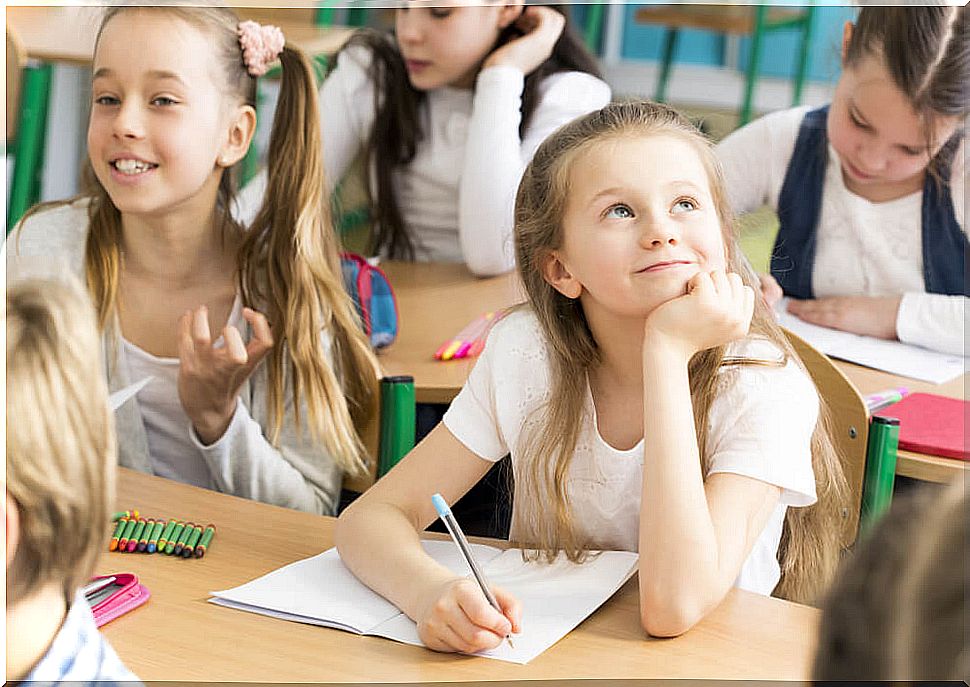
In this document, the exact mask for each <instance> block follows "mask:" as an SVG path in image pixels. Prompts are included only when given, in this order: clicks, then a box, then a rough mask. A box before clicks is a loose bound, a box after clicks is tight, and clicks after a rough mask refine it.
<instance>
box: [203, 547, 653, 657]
mask: <svg viewBox="0 0 970 687" xmlns="http://www.w3.org/2000/svg"><path fill="white" fill-rule="evenodd" d="M422 544H423V546H424V550H425V551H426V552H427V553H428V555H430V556H431V557H432V558H434V559H435V560H436V561H438V562H439V563H441V564H442V565H444V566H445V567H447V568H448V569H450V570H452V571H453V572H455V574H457V575H470V574H471V572H470V571H469V569H468V567H467V565H466V564H465V562H464V561H463V560H462V558H461V554H460V553H459V552H458V548H457V547H456V546H455V544H454V543H453V542H451V541H424V542H422ZM471 548H472V550H473V552H474V556H475V558H476V560H477V561H478V563H479V565H480V566H481V567H482V570H483V572H484V573H485V577H486V578H487V579H488V581H489V583H491V584H494V585H496V586H499V587H502V588H503V589H505V590H507V591H508V592H510V593H512V594H513V595H515V596H516V597H517V598H518V599H519V600H520V601H521V602H522V632H521V633H519V634H517V635H513V636H512V640H513V642H514V644H515V648H512V647H510V646H509V645H508V643H507V642H503V643H502V644H500V645H499V646H498V647H497V648H496V649H493V650H491V651H483V652H481V653H479V654H478V655H479V656H485V657H487V658H495V659H499V660H503V661H509V662H512V663H522V664H524V663H528V662H529V661H530V660H532V659H533V658H535V657H536V656H538V655H539V654H541V653H542V652H543V651H545V650H546V649H548V648H549V647H551V646H552V645H553V644H555V643H556V642H558V641H559V640H560V639H562V638H563V637H564V636H565V635H566V634H567V633H568V632H569V631H570V630H572V629H573V628H574V627H576V626H577V625H579V623H581V622H582V621H583V620H584V619H585V618H586V617H587V616H589V615H590V614H591V613H593V611H595V610H596V609H597V608H599V607H600V606H601V605H602V604H603V603H604V602H605V601H606V600H607V599H609V598H610V597H611V596H612V595H613V594H614V593H615V592H616V591H617V590H618V589H619V588H620V587H621V586H622V585H623V583H624V582H626V581H627V580H628V579H630V577H631V576H632V575H633V573H634V572H636V567H637V554H635V553H631V552H628V551H604V552H602V553H601V554H600V555H598V556H596V557H591V558H590V559H589V560H588V561H587V562H586V563H583V564H581V565H578V564H575V563H570V562H569V561H568V560H567V559H566V558H565V556H560V557H559V559H557V560H556V561H555V562H553V563H551V564H545V563H540V562H525V561H523V560H522V554H521V552H520V550H519V549H507V550H502V549H498V548H495V547H493V546H485V545H482V544H472V545H471ZM211 594H212V595H213V597H214V598H211V599H209V601H210V602H212V603H215V604H219V605H221V606H227V607H229V608H235V609H239V610H243V611H249V612H252V613H260V614H262V615H268V616H272V617H274V618H282V619H284V620H292V621H295V622H300V623H310V624H313V625H322V626H324V627H332V628H336V629H338V630H345V631H347V632H355V633H357V634H363V635H374V636H377V637H384V638H386V639H393V640H395V641H398V642H403V643H406V644H414V645H417V646H423V644H422V643H421V640H420V639H419V638H418V630H417V625H416V624H415V623H414V621H412V620H411V619H410V618H408V617H407V616H406V615H404V613H402V612H401V611H400V610H398V609H397V607H396V606H394V605H393V604H392V603H390V602H389V601H387V600H386V599H385V598H383V597H382V596H380V595H378V594H377V593H375V592H373V591H371V590H370V588H368V587H367V586H366V585H364V584H363V583H362V582H360V581H358V580H357V578H356V577H354V575H353V573H351V572H350V570H348V569H347V568H346V567H344V565H343V563H342V562H341V561H340V556H339V555H338V554H337V549H335V548H332V549H328V550H327V551H324V552H323V553H321V554H319V555H317V556H313V557H311V558H305V559H303V560H301V561H297V562H295V563H291V564H290V565H287V566H284V567H282V568H279V569H278V570H274V571H273V572H270V573H268V574H266V575H263V576H262V577H258V578H256V579H255V580H252V581H250V582H247V583H246V584H243V585H241V586H239V587H235V588H234V589H226V590H223V591H218V592H211Z"/></svg>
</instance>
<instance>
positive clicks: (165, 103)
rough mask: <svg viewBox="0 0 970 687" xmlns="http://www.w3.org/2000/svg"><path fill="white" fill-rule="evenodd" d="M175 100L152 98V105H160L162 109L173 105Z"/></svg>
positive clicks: (163, 97) (161, 97) (160, 97)
mask: <svg viewBox="0 0 970 687" xmlns="http://www.w3.org/2000/svg"><path fill="white" fill-rule="evenodd" d="M174 104H175V100H174V99H173V98H169V97H168V96H164V95H160V96H158V97H157V98H152V105H160V106H162V107H167V106H169V105H174Z"/></svg>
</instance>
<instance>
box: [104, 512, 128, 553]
mask: <svg viewBox="0 0 970 687" xmlns="http://www.w3.org/2000/svg"><path fill="white" fill-rule="evenodd" d="M127 526H128V518H122V519H121V520H119V521H118V525H117V527H115V531H114V534H112V535H111V543H110V544H108V551H117V550H118V540H119V539H120V538H121V535H122V534H123V533H124V531H125V527H127Z"/></svg>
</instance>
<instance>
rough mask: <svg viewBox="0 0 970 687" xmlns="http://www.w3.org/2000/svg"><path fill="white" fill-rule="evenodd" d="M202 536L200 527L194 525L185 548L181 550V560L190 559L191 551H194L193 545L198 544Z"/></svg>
mask: <svg viewBox="0 0 970 687" xmlns="http://www.w3.org/2000/svg"><path fill="white" fill-rule="evenodd" d="M201 536H202V525H196V526H195V527H194V528H193V529H192V534H190V535H189V538H188V539H187V540H186V542H185V548H184V549H182V558H192V550H193V549H195V545H196V544H198V543H199V537H201Z"/></svg>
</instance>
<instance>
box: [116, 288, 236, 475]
mask: <svg viewBox="0 0 970 687" xmlns="http://www.w3.org/2000/svg"><path fill="white" fill-rule="evenodd" d="M226 324H227V325H230V326H233V327H235V328H236V329H237V330H239V331H240V332H244V331H246V320H245V318H244V317H243V315H242V299H241V298H239V296H238V294H237V295H236V300H235V301H234V302H233V304H232V310H231V311H230V313H229V319H228V321H227V322H226ZM224 343H225V342H224V340H223V338H222V336H220V337H219V338H218V339H217V340H216V341H215V342H214V343H213V346H214V347H216V348H220V347H222V346H223V345H224ZM121 350H122V353H123V355H124V357H125V361H126V362H127V363H128V370H129V374H130V375H131V378H132V379H135V380H136V381H137V380H140V379H144V378H145V377H152V380H151V381H150V382H148V384H146V385H145V386H144V387H142V389H141V390H140V391H139V392H138V393H137V394H136V395H135V397H136V398H137V399H138V408H139V410H140V411H141V417H142V420H143V421H144V423H145V432H146V434H147V439H148V457H149V460H150V461H151V465H152V470H153V471H154V473H155V474H156V475H159V476H161V477H167V478H169V479H174V480H177V481H179V482H185V483H186V484H194V485H195V486H197V487H204V488H206V489H217V488H218V487H217V485H216V482H215V481H214V480H213V478H212V473H211V472H210V471H209V466H208V464H207V463H206V461H205V458H204V457H203V455H202V450H201V449H200V448H199V441H198V437H197V436H196V434H195V430H194V429H193V428H192V421H191V420H190V419H189V416H188V415H186V413H185V409H184V408H182V402H181V401H180V400H179V392H178V377H179V359H178V358H160V357H158V356H155V355H152V354H151V353H149V352H147V351H145V350H143V349H141V348H139V347H138V346H136V345H135V344H133V343H131V342H130V341H128V339H125V338H124V337H122V339H121Z"/></svg>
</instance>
